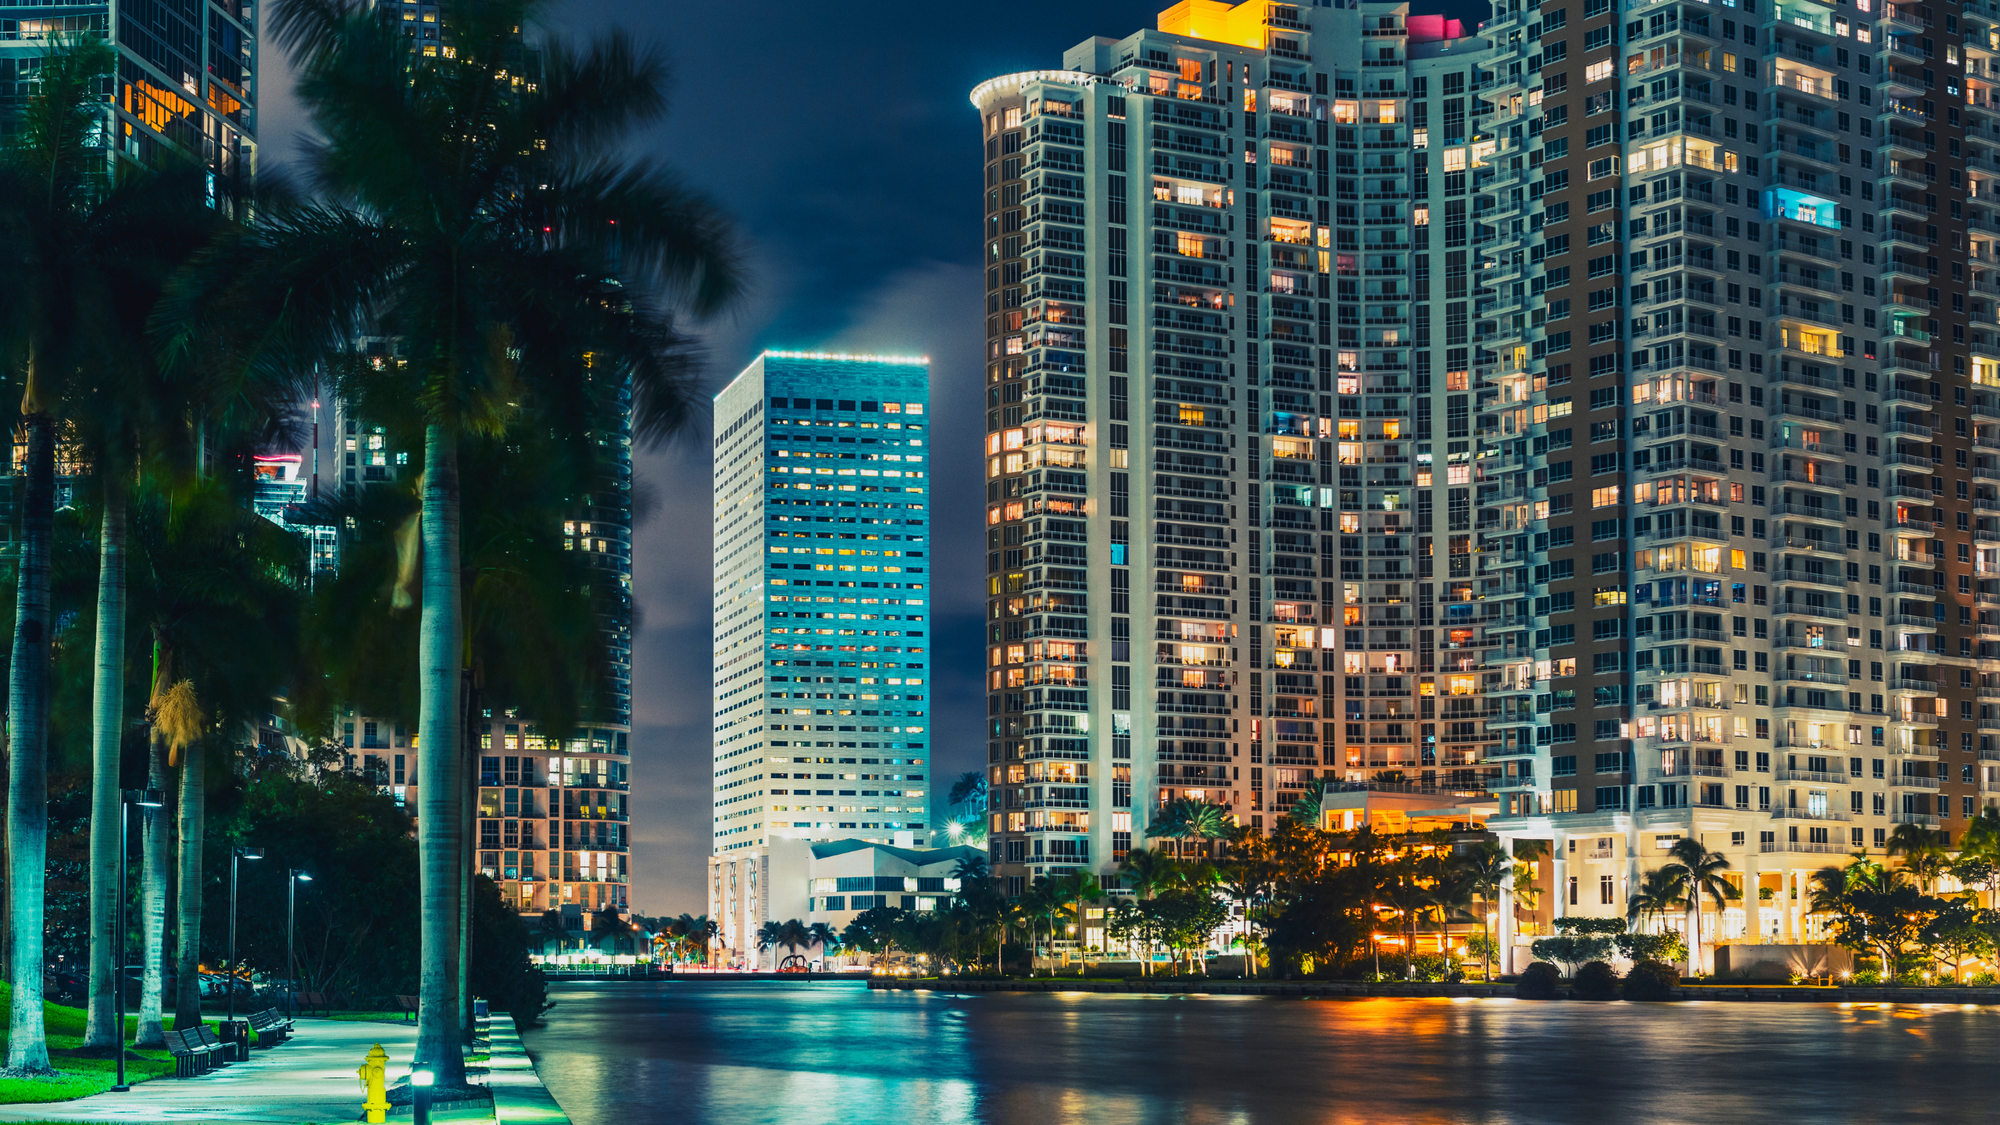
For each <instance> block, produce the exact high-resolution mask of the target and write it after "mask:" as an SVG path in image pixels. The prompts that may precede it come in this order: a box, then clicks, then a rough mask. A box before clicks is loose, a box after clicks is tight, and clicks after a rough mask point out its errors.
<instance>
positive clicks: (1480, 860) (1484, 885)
mask: <svg viewBox="0 0 2000 1125" xmlns="http://www.w3.org/2000/svg"><path fill="white" fill-rule="evenodd" d="M1458 864H1459V870H1461V871H1463V872H1464V873H1465V877H1466V881H1467V885H1468V886H1469V887H1470V889H1471V891H1472V893H1473V894H1475V895H1477V896H1479V900H1480V906H1481V909H1480V911H1479V933H1480V936H1481V938H1483V939H1484V940H1483V945H1484V948H1483V949H1482V950H1481V953H1482V958H1481V963H1482V964H1483V966H1484V971H1485V974H1486V979H1487V980H1492V979H1493V928H1492V917H1491V911H1490V910H1488V909H1487V908H1488V907H1491V906H1492V905H1493V904H1494V903H1496V902H1498V901H1500V888H1501V886H1502V885H1503V884H1504V883H1506V881H1507V879H1508V878H1509V877H1510V876H1512V875H1513V874H1514V861H1513V860H1512V859H1511V858H1509V857H1508V855H1507V851H1506V849H1505V848H1502V847H1501V846H1500V845H1499V844H1498V843H1496V842H1494V841H1492V840H1482V841H1480V842H1479V843H1477V844H1474V845H1473V846H1472V847H1471V848H1470V849H1469V850H1468V851H1466V852H1465V853H1464V854H1463V855H1461V856H1460V857H1459V860H1458Z"/></svg>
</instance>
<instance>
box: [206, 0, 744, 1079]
mask: <svg viewBox="0 0 2000 1125" xmlns="http://www.w3.org/2000/svg"><path fill="white" fill-rule="evenodd" d="M548 9H549V4H548V3H547V2H546V0H496V2H483V0H482V2H477V3H475V2H473V0H449V2H447V3H445V4H444V5H442V8H441V11H440V21H439V22H440V23H441V24H442V25H443V33H442V34H443V36H444V37H445V38H446V39H447V40H449V41H450V43H451V44H452V46H451V49H449V50H445V51H440V52H437V53H436V54H434V55H425V54H423V53H421V49H420V47H419V46H418V44H417V43H416V42H415V41H414V40H411V39H409V38H407V37H406V36H405V35H404V34H403V33H402V31H401V29H400V28H399V27H397V26H395V25H394V24H392V23H391V22H389V21H386V20H384V19H382V18H380V16H379V14H378V10H377V9H376V7H375V6H374V5H373V4H372V3H368V2H367V0H285V2H284V3H281V4H279V5H277V6H275V7H274V10H273V12H272V28H273V30H274V31H275V33H276V35H277V37H278V39H279V41H280V43H281V44H283V45H284V46H285V47H286V48H287V49H288V50H290V51H291V52H292V54H293V57H294V60H295V61H296V63H297V64H298V66H299V69H300V73H301V77H300V82H299V96H300V100H301V101H302V102H304V103H305V105H306V107H307V109H308V111H309V113H310V114H311V116H312V119H313V123H314V125H315V126H316V128H317V129H318V131H319V133H320V135H321V136H322V137H324V138H325V140H324V142H323V143H322V145H321V146H320V147H319V148H318V149H317V150H316V151H315V153H314V163H315V168H314V173H315V177H316V179H317V181H318V182H319V183H320V184H321V185H322V186H323V187H325V188H326V189H327V191H328V193H329V196H330V198H333V199H337V200H339V201H340V204H338V205H336V204H333V203H299V204H296V205H293V206H290V207H273V208H271V209H269V210H267V211H266V212H264V213H262V214H260V221H259V222H258V224H256V226H255V227H254V228H252V229H250V230H247V231H245V232H244V233H243V235H242V236H240V237H239V238H238V239H237V240H236V241H235V242H234V243H232V244H231V245H230V246H228V247H226V248H224V249H222V250H220V251H218V252H216V253H215V254H214V255H212V256H211V258H210V260H209V261H208V262H207V264H206V268H205V269H204V270H203V271H201V272H200V273H199V274H198V275H197V276H196V278H195V280H194V281H193V282H191V283H190V284H189V285H188V286H187V287H186V289H185V290H184V291H183V292H182V293H181V294H180V296H179V298H178V300H177V303H176V304H175V305H174V306H173V311H174V312H175V313H176V318H177V319H179V320H182V321H186V322H196V323H198V322H200V321H201V319H202V314H203V311H204V310H206V309H208V308H210V307H221V308H226V309H228V310H229V313H230V315H231V316H233V317H242V318H244V319H246V320H247V321H248V322H249V323H252V324H255V325H257V326H258V327H259V330H260V332H261V335H259V336H258V337H257V340H256V343H255V346H246V347H245V348H244V349H242V350H241V351H240V352H239V353H238V354H237V356H236V361H237V362H238V363H240V364H243V365H254V364H274V363H285V362H298V361H299V360H301V359H324V360H325V361H326V362H327V365H328V369H329V370H330V371H331V372H332V373H333V375H334V376H335V383H336V388H337V390H338V391H339V393H340V394H341V395H342V396H343V397H344V398H345V399H347V400H348V401H350V402H353V403H354V404H355V405H356V407H357V408H358V411H359V412H360V413H362V414H364V415H366V416H368V417H370V418H376V419H382V420H384V421H385V422H386V423H387V424H390V425H392V426H393V427H394V428H397V429H399V430H402V431H404V432H408V433H410V434H413V435H416V434H421V435H422V448H423V450H424V468H423V475H422V481H423V499H422V506H421V518H420V523H419V537H420V540H421V546H422V554H421V558H422V564H421V598H420V604H421V617H420V625H419V628H418V647H419V671H420V676H419V680H418V691H419V697H420V702H419V706H418V711H419V718H418V724H417V725H418V735H419V740H420V741H419V749H418V773H419V775H420V776H421V777H422V778H423V779H424V784H423V787H422V789H421V790H420V794H419V801H420V806H421V812H420V816H419V844H420V854H421V867H422V875H423V904H422V910H421V917H420V919H419V922H420V928H421V932H422V949H423V954H422V961H423V964H422V986H421V992H422V997H423V999H422V1002H421V1004H420V1009H419V1015H418V1028H419V1030H418V1048H417V1057H418V1059H419V1060H420V1061H422V1062H424V1063H425V1064H426V1065H428V1066H430V1067H432V1068H433V1070H434V1072H435V1073H436V1076H437V1084H438V1085H439V1086H441V1087H457V1086H462V1085H464V1073H463V1061H462V1058H461V1051H460V1046H461V1042H460V1040H461V1034H462V1033H461V1030H460V1024H459V1020H460V1015H461V1013H460V1004H459V998H458V996H457V995H456V988H457V979H458V971H459V966H458V965H457V964H456V949H457V940H458V937H457V935H458V925H459V920H460V915H461V910H460V905H461V904H460V902H459V901H458V900H459V897H460V894H459V886H460V877H461V874H462V873H461V870H460V868H461V867H462V866H463V863H462V861H461V850H460V849H461V846H462V839H461V833H460V831H459V818H458V816H457V814H458V812H459V809H458V804H457V800H456V798H457V796H458V794H459V790H460V788H461V785H460V779H461V773H460V770H459V762H458V759H459V756H460V754H461V746H462V743H461V738H460V731H459V722H460V714H459V712H460V688H461V680H462V674H463V667H462V663H461V659H460V652H461V651H462V645H463V643H464V642H463V634H464V631H465V619H464V611H463V602H462V597H463V595H462V591H461V582H462V580H463V575H462V569H461V556H460V506H461V485H462V477H461V475H460V464H459V462H460V450H461V447H462V446H463V444H464V443H465V441H466V440H468V439H469V438H474V437H477V436H480V435H493V434H497V433H499V432H501V431H503V430H505V429H506V428H507V426H508V423H509V422H510V420H512V419H514V418H517V417H518V418H527V419H536V420H538V423H539V424H542V425H550V424H565V423H568V422H573V421H574V420H575V419H577V418H580V417H584V416H596V415H597V414H598V413H599V412H601V410H603V409H604V408H605V407H606V405H607V404H608V403H609V402H610V401H611V400H614V399H616V398H617V397H618V396H619V395H622V394H623V393H625V388H626V387H627V386H628V385H629V387H630V389H631V398H632V402H633V411H634V414H635V427H634V428H635V432H636V434H637V435H638V437H639V438H640V440H641V441H645V442H652V441H657V440H659V439H660V438H662V437H664V436H665V435H667V434H668V433H670V432H672V431H673V430H674V429H675V428H676V427H678V426H679V425H680V424H681V423H683V422H684V421H686V420H687V419H688V418H689V417H691V415H692V414H693V412H694V411H695V410H696V409H697V404H696V401H695V396H694V395H693V394H692V390H691V387H690V385H689V382H688V380H687V379H686V378H685V365H684V363H683V362H682V360H681V358H680V356H679V354H678V351H677V348H678V345H679V343H680V337H679V336H678V335H677V334H676V333H675V331H674V329H673V326H672V322H671V318H670V316H669V313H668V312H667V310H666V309H665V308H664V307H663V306H662V304H661V303H660V301H659V299H657V298H656V297H655V296H654V295H655V294H659V293H668V294H671V295H672V296H673V297H674V298H676V299H678V300H679V302H680V303H682V304H683V305H685V306H686V307H690V308H692V309H693V310H695V311H697V312H702V313H707V312H713V311H717V310H719V309H720V308H722V307H723V306H724V305H725V304H727V303H728V302H729V301H730V300H732V299H733V298H734V296H735V295H736V293H737V292H738V291H739V289H740V283H739V274H738V269H737V265H736V255H735V251H734V248H733V244H732V241H731V238H730V236H729V234H728V231H727V229H726V227H725V226H724V224H723V223H722V222H721V220H720V219H719V218H718V217H717V215H716V214H715V213H714V212H713V211H712V210H711V209H710V208H709V206H708V205H707V204H706V203H705V202H704V201H701V200H699V199H696V198H694V197H692V196H691V195H689V194H688V193H687V192H686V191H685V190H684V189H682V188H681V187H680V186H679V185H678V184H677V183H675V182H674V181H672V180H671V179H669V178H668V177H666V176H665V175H663V174H662V173H660V172H659V171H657V170H656V169H654V168H652V167H650V166H647V165H644V164H640V163H635V162H632V161H630V160H627V159H625V158H623V157H622V156H621V155H620V154H619V152H618V145H619V144H620V142H621V140H622V139H623V138H624V137H625V136H626V135H628V134H629V133H630V132H631V131H632V130H633V129H634V128H636V127H639V126H643V125H645V124H647V123H649V122H651V121H652V120H654V119H656V118H657V117H658V116H659V115H660V114H661V112H662V111H663V110H664V106H665V102H664V99H663V98H662V96H661V92H660V91H661V87H662V81H663V77H664V66H663V64H662V63H661V61H660V60H659V58H658V57H657V56H654V55H651V54H647V53H644V52H640V51H637V50H635V49H634V48H633V47H632V45H631V44H630V43H629V42H628V41H627V40H626V39H624V38H623V37H621V36H618V35H607V36H604V37H601V38H599V39H598V40H597V41H595V42H594V43H592V44H591V45H590V46H588V47H587V48H584V49H576V48H573V47H571V46H569V45H567V44H563V43H560V42H550V43H546V44H543V45H541V46H540V47H538V48H537V49H536V50H535V51H534V52H533V53H532V57H531V59H530V61H529V65H530V66H534V67H538V68H539V71H540V73H539V74H536V75H534V77H533V79H532V80H523V79H522V77H521V72H522V69H523V51H522V44H521V37H520V34H519V29H520V28H522V27H524V26H526V25H528V24H530V23H534V22H536V21H537V19H539V18H540V17H541V16H542V15H543V14H544V13H545V12H547V11H548ZM363 335H371V336H377V337H387V338H390V339H393V340H397V341H400V344H399V348H400V350H399V351H398V353H397V354H396V355H394V356H393V357H391V359H390V360H387V361H384V362H382V363H380V364H379V365H377V364H376V363H374V362H370V361H367V360H366V359H365V358H364V357H362V356H360V355H358V354H356V353H355V352H354V351H352V350H351V347H352V344H353V342H354V341H355V340H357V339H359V338H360V337H362V336H363Z"/></svg>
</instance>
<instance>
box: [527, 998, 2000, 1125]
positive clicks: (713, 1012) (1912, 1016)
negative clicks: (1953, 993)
mask: <svg viewBox="0 0 2000 1125" xmlns="http://www.w3.org/2000/svg"><path fill="white" fill-rule="evenodd" d="M556 995H557V998H558V1000H559V1001H560V1006H559V1007H557V1008H556V1009H555V1010H554V1011H553V1012H552V1013H550V1023H549V1027H548V1028H546V1029H544V1030H542V1031H538V1032H534V1033H531V1035H530V1036H529V1039H528V1046H529V1048H530V1050H532V1051H533V1052H534V1053H535V1055H536V1057H537V1060H538V1063H539V1065H540V1068H541V1072H542V1075H543V1077H544V1079H545V1080H546V1081H547V1082H548V1084H549V1086H550V1088H551V1089H552V1090H553V1091H554V1092H555V1095H556V1097H557V1099H558V1100H559V1101H561V1103H562V1105H563V1108H564V1109H566V1110H567V1111H568V1112H569V1114H570V1116H571V1117H572V1118H573V1119H574V1120H575V1121H576V1122H577V1125H628V1123H630V1122H633V1121H661V1120H673V1121H676V1122H690V1123H696V1125H763V1123H770V1125H807V1123H816V1122H840V1123H841V1125H930V1123H936V1125H959V1123H979V1125H1067V1123H1071V1122H1075V1123H1078V1125H1127V1123H1129V1125H1167V1123H1173V1125H1183V1123H1185V1125H1263V1123H1269V1122H1314V1123H1333V1125H1345V1123H1349V1122H1353V1123H1361V1122H1385V1121H1395V1122H1481V1123H1486V1122H1491V1123H1496V1125H1505V1123H1514V1122H1520V1123H1524V1125H1525V1123H1540V1122H1571V1121H1575V1122H1605V1121H1616V1122H1634V1123H1652V1122H1662V1123H1664V1122H1689V1121H1702V1122H1734V1121H1750V1120H1793V1121H1807V1122H1820V1121H1888V1120H1895V1121H1903V1122H1913V1121H1932V1120H1936V1121H1945V1120H1950V1121H1952V1122H1953V1123H1954V1125H1961V1123H1963V1122H1965V1121H1968V1120H1980V1119H1983V1118H1984V1117H1985V1114H1986V1113H1987V1112H1988V1109H1987V1106H1988V1105H1989V1096H1990V1094H1989V1091H1990V1090H1991V1087H1990V1085H1988V1084H1987V1082H1986V1080H1985V1074H1984V1066H1983V1065H1982V1064H1984V1063H1985V1062H1986V1060H1988V1059H1990V1058H1993V1057H1995V1056H1996V1052H2000V1009H1992V1008H1971V1007H1961V1006H1958V1005H1928V1006H1902V1007H1892V1006H1886V1005H1884V1006H1875V1005H1866V1006H1842V1005H1834V1004H1826V1005H1800V1004H1773V1005H1769V1006H1765V1005H1745V1004H1680V1005H1672V1006H1631V1005H1625V1004H1580V1003H1562V1004H1530V1003H1518V1002H1515V1001H1511V1000H1355V1001H1302V1000H1296V999H1293V1000H1282V999H1275V998H1260V997H1220V996H1217V997H1179V996H1176V997H1167V996H1113V995H1084V994H1070V995H1062V994H1055V995H1013V994H975V995H956V994H950V993H938V992H921V993H901V992H898V993H883V992H869V991H868V990H867V989H866V988H865V987H863V986H862V985H860V984H858V983H848V982H839V983H824V984H779V983H768V984H764V983H746V984H701V983H672V984H657V985H621V984H595V985H570V986H564V987H562V988H560V989H558V991H557V993H556Z"/></svg>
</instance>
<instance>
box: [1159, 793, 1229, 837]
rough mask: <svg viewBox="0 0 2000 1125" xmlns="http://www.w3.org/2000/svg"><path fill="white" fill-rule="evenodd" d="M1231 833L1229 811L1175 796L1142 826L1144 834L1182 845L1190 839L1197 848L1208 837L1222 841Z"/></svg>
mask: <svg viewBox="0 0 2000 1125" xmlns="http://www.w3.org/2000/svg"><path fill="white" fill-rule="evenodd" d="M1234 832H1235V829H1234V826H1233V825H1231V823H1230V821H1229V814H1228V813H1227V812H1226V811H1225V810H1224V809H1223V807H1222V806H1221V805H1218V804H1215V803H1214V802H1211V801H1197V800H1194V799H1193V798H1190V797H1175V798H1174V799H1173V800H1171V801H1168V802H1167V803H1166V804H1165V805H1163V806H1161V807H1160V810H1159V812H1158V813H1157V814H1156V815H1155V817H1154V820H1153V823H1152V824H1150V825H1148V826H1147V828H1146V835H1147V836H1148V837H1153V838H1164V839H1168V840H1174V841H1176V842H1179V843H1183V844H1185V843H1187V842H1189V841H1192V842H1193V843H1194V845H1195V847H1196V849H1197V850H1203V849H1204V846H1205V845H1206V844H1208V843H1209V842H1210V841H1212V840H1226V839H1228V838H1229V837H1230V836H1232V835H1234Z"/></svg>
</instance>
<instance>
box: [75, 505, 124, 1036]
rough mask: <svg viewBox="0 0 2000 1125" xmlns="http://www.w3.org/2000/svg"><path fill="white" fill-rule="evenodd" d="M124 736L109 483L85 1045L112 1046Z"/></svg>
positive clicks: (116, 535) (120, 587)
mask: <svg viewBox="0 0 2000 1125" xmlns="http://www.w3.org/2000/svg"><path fill="white" fill-rule="evenodd" d="M124 733H125V498H124V496H123V494H122V493H121V492H120V490H119V488H118V485H117V483H116V482H114V481H109V480H107V481H106V482H105V488H104V522H103V527H102V529H101V531H100V532H99V535H98V563H97V668H96V678H95V681H94V683H93V684H92V689H91V717H90V1014H89V1018H88V1021H87V1023H86V1025H85V1028H84V1033H83V1045H84V1046H85V1047H98V1048H104V1049H115V1048H116V1047H117V1046H118V1044H120V1043H121V1042H123V1040H124V1029H123V1028H121V1027H118V1026H117V1024H118V1008H117V995H116V993H114V992H113V989H118V988H123V987H124V986H125V982H124V981H122V980H118V979H117V977H118V975H119V973H118V967H117V966H116V965H115V964H114V959H115V960H123V958H116V956H115V954H116V951H117V950H118V949H120V948H121V943H122V942H124V940H125V935H124V934H122V933H114V932H113V931H114V930H115V929H116V927H117V925H118V893H119V891H120V890H121V888H120V887H119V886H118V849H119V848H120V847H121V846H123V844H124V841H123V840H122V839H121V838H120V833H119V824H120V818H119V815H118V807H119V800H120V797H119V791H118V790H119V785H118V780H119V779H118V756H119V755H118V751H119V744H120V740H121V739H122V737H123V735H124Z"/></svg>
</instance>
